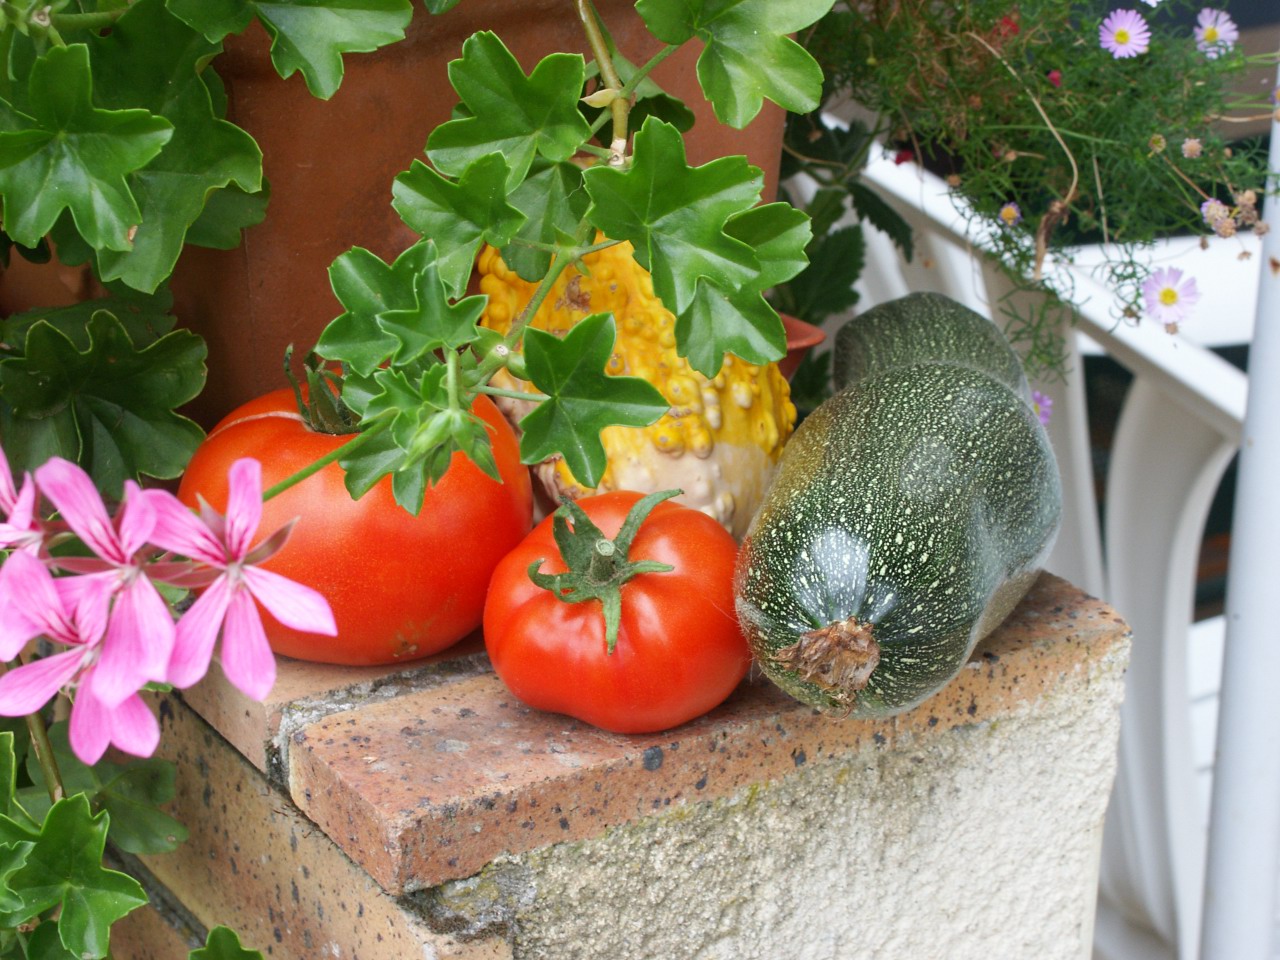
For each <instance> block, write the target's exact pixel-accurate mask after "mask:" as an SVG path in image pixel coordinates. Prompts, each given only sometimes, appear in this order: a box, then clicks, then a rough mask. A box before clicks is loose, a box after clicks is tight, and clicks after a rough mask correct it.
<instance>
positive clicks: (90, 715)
mask: <svg viewBox="0 0 1280 960" xmlns="http://www.w3.org/2000/svg"><path fill="white" fill-rule="evenodd" d="M67 734H68V736H69V738H70V740H71V749H72V751H73V752H74V753H75V755H76V756H77V757H79V758H80V761H81V763H87V764H89V765H90V766H92V765H93V764H95V763H97V762H98V761H99V760H101V759H102V755H103V754H104V753H106V752H107V746H108V745H109V744H110V743H111V711H110V709H108V707H107V705H106V704H104V703H103V702H102V701H101V700H99V699H98V698H97V697H95V696H94V695H93V684H92V683H83V684H81V685H80V689H79V690H78V691H77V692H76V698H75V702H74V703H72V704H71V723H70V724H69V726H68V729H67Z"/></svg>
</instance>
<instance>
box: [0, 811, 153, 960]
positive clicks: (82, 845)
mask: <svg viewBox="0 0 1280 960" xmlns="http://www.w3.org/2000/svg"><path fill="white" fill-rule="evenodd" d="M107 825H108V816H107V814H106V813H99V814H97V815H96V816H94V815H93V814H92V813H91V811H90V809H89V801H88V800H87V799H86V798H85V796H84V795H83V794H76V795H73V796H70V797H66V798H65V799H62V800H59V801H58V802H57V803H55V804H54V805H53V807H52V808H51V809H50V810H49V813H48V815H47V816H46V817H45V820H44V823H43V824H42V826H41V828H40V832H39V834H37V835H36V836H35V839H34V841H33V843H34V846H33V848H32V849H31V851H30V852H29V853H28V854H27V860H26V863H25V865H24V866H23V867H22V868H21V869H19V870H17V871H16V872H15V873H14V874H13V875H12V876H11V877H10V878H9V885H10V887H11V889H12V890H13V891H14V892H15V893H16V894H17V895H18V896H19V897H20V898H21V900H22V908H21V912H22V913H24V914H27V915H28V916H34V915H35V914H38V913H42V912H43V911H45V910H48V909H50V908H52V907H60V908H61V912H60V913H59V915H58V936H59V938H60V939H61V941H62V945H63V946H64V947H65V948H66V949H67V950H69V951H71V953H72V954H73V955H74V956H76V957H80V958H96V957H105V956H106V955H107V949H108V943H109V938H110V931H111V925H112V924H113V923H115V922H116V921H117V920H119V919H120V918H121V917H123V916H125V915H126V914H128V913H130V912H131V911H133V910H135V909H137V908H138V907H140V906H142V905H143V904H145V903H146V902H147V896H146V894H145V893H144V892H143V890H142V887H140V886H139V885H138V882H137V881H136V880H134V879H133V878H132V877H130V876H128V875H126V874H123V873H118V872H116V871H114V870H106V869H104V868H103V866H102V854H103V850H104V848H105V845H106V840H107ZM6 919H9V918H6Z"/></svg>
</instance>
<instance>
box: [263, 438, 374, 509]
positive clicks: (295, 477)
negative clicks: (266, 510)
mask: <svg viewBox="0 0 1280 960" xmlns="http://www.w3.org/2000/svg"><path fill="white" fill-rule="evenodd" d="M367 422H368V426H366V427H365V429H364V430H362V431H361V432H360V433H358V434H356V435H355V436H354V437H352V438H351V439H350V440H348V441H347V442H346V443H344V444H343V445H342V446H340V447H337V448H336V449H334V450H330V451H329V452H328V453H326V454H325V455H324V456H323V457H321V458H320V459H318V460H313V461H312V462H311V463H309V464H308V465H307V466H305V467H303V468H302V469H301V470H299V471H298V472H297V473H295V474H292V475H291V476H288V477H285V478H284V479H283V480H281V481H280V482H279V483H277V484H275V485H273V486H270V487H268V488H267V489H266V490H264V491H263V492H262V499H263V500H264V501H266V500H270V499H271V498H272V497H275V496H279V495H280V494H282V493H284V492H285V491H286V490H288V489H289V488H290V487H295V486H297V485H298V484H300V483H301V482H302V481H303V480H306V479H307V478H308V477H310V476H312V475H313V474H316V473H319V472H320V471H321V470H323V469H324V468H325V467H327V466H328V465H329V464H331V463H333V462H335V461H337V460H341V459H342V458H343V457H347V456H350V455H351V454H353V453H355V452H356V451H357V450H359V449H360V448H361V447H363V446H364V445H365V444H366V443H368V442H369V441H370V440H372V439H373V438H374V437H376V436H378V434H380V433H382V432H384V431H385V430H387V429H388V428H389V427H390V426H391V418H389V417H386V418H383V419H381V420H372V421H367Z"/></svg>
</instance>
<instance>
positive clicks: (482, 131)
mask: <svg viewBox="0 0 1280 960" xmlns="http://www.w3.org/2000/svg"><path fill="white" fill-rule="evenodd" d="M585 70H586V68H585V66H584V64H583V60H582V56H581V55H580V54H568V53H553V54H551V55H550V56H547V57H544V58H543V59H542V60H541V61H540V62H539V63H538V65H537V66H536V67H534V68H533V73H531V74H529V75H528V76H527V77H526V76H525V73H524V71H523V70H522V69H521V68H520V64H519V62H518V61H517V60H516V58H515V57H514V56H513V55H512V54H511V51H510V50H508V49H507V48H506V46H504V45H503V43H502V41H501V40H499V39H498V37H497V36H496V35H495V34H493V33H490V32H489V31H482V32H480V33H476V34H474V35H473V36H471V37H470V38H469V39H468V40H467V42H466V43H464V44H463V45H462V58H461V59H460V60H454V61H452V62H451V63H450V64H449V80H450V82H451V83H452V84H453V89H454V90H456V91H457V93H458V96H460V97H461V98H462V102H463V104H464V105H465V106H466V108H467V116H465V117H462V118H461V119H457V120H450V121H449V122H447V123H444V124H442V125H440V126H439V127H436V129H435V130H433V131H432V133H431V136H430V137H428V138H427V157H428V158H429V159H430V160H431V162H432V163H433V164H434V165H435V166H436V168H437V169H438V170H440V171H441V172H443V173H447V174H450V175H451V176H461V174H462V172H463V171H464V170H465V169H466V167H467V165H468V164H470V163H471V162H472V161H473V160H478V159H479V158H480V157H483V156H485V155H486V154H490V153H501V154H502V155H503V156H505V157H506V159H507V164H508V167H509V170H508V173H507V188H508V189H509V190H510V189H514V188H515V186H516V185H517V184H518V183H520V181H521V180H523V179H524V177H525V174H527V173H528V172H529V166H530V164H532V163H533V160H534V157H536V156H542V157H545V158H546V159H547V160H552V161H558V160H568V159H569V158H570V157H572V156H573V155H574V154H575V153H577V152H578V148H579V147H580V146H582V144H583V143H584V142H585V141H586V140H588V139H590V137H591V128H590V127H589V126H588V125H587V121H586V119H585V118H584V117H583V116H582V114H581V112H579V110H578V96H579V94H580V93H581V91H582V84H583V82H584V77H585Z"/></svg>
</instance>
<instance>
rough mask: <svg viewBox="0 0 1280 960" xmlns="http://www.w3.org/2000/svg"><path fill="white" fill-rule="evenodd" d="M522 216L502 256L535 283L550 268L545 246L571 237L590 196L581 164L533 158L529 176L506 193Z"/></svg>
mask: <svg viewBox="0 0 1280 960" xmlns="http://www.w3.org/2000/svg"><path fill="white" fill-rule="evenodd" d="M508 200H509V201H510V202H511V205H512V206H513V207H515V208H516V209H517V210H519V211H520V212H521V213H522V214H524V216H525V221H524V224H523V225H522V226H521V227H520V229H519V230H518V231H517V232H516V235H515V237H514V239H513V242H512V243H511V244H509V245H508V246H507V247H505V248H504V249H503V251H502V259H503V261H505V262H506V264H507V266H509V267H510V268H511V269H512V270H514V271H515V272H516V273H517V274H518V275H519V276H520V277H521V278H522V279H524V280H526V281H528V282H529V283H537V282H538V281H539V280H541V279H542V278H543V277H545V276H546V275H547V271H548V270H549V269H550V268H551V251H550V250H548V249H546V247H548V246H550V245H554V244H556V243H559V242H561V241H563V239H564V238H566V237H572V236H573V235H574V232H575V231H576V230H577V229H578V225H579V224H580V223H581V222H582V216H583V214H584V213H586V211H587V204H588V203H589V202H590V198H589V197H588V196H587V193H586V191H585V190H583V189H582V168H581V167H579V166H578V165H577V164H575V163H546V162H545V161H542V162H535V163H534V165H533V167H532V169H531V172H530V174H529V176H528V177H526V178H525V180H524V182H523V183H521V184H520V186H518V187H516V189H515V190H513V191H512V193H511V196H510V197H508Z"/></svg>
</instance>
